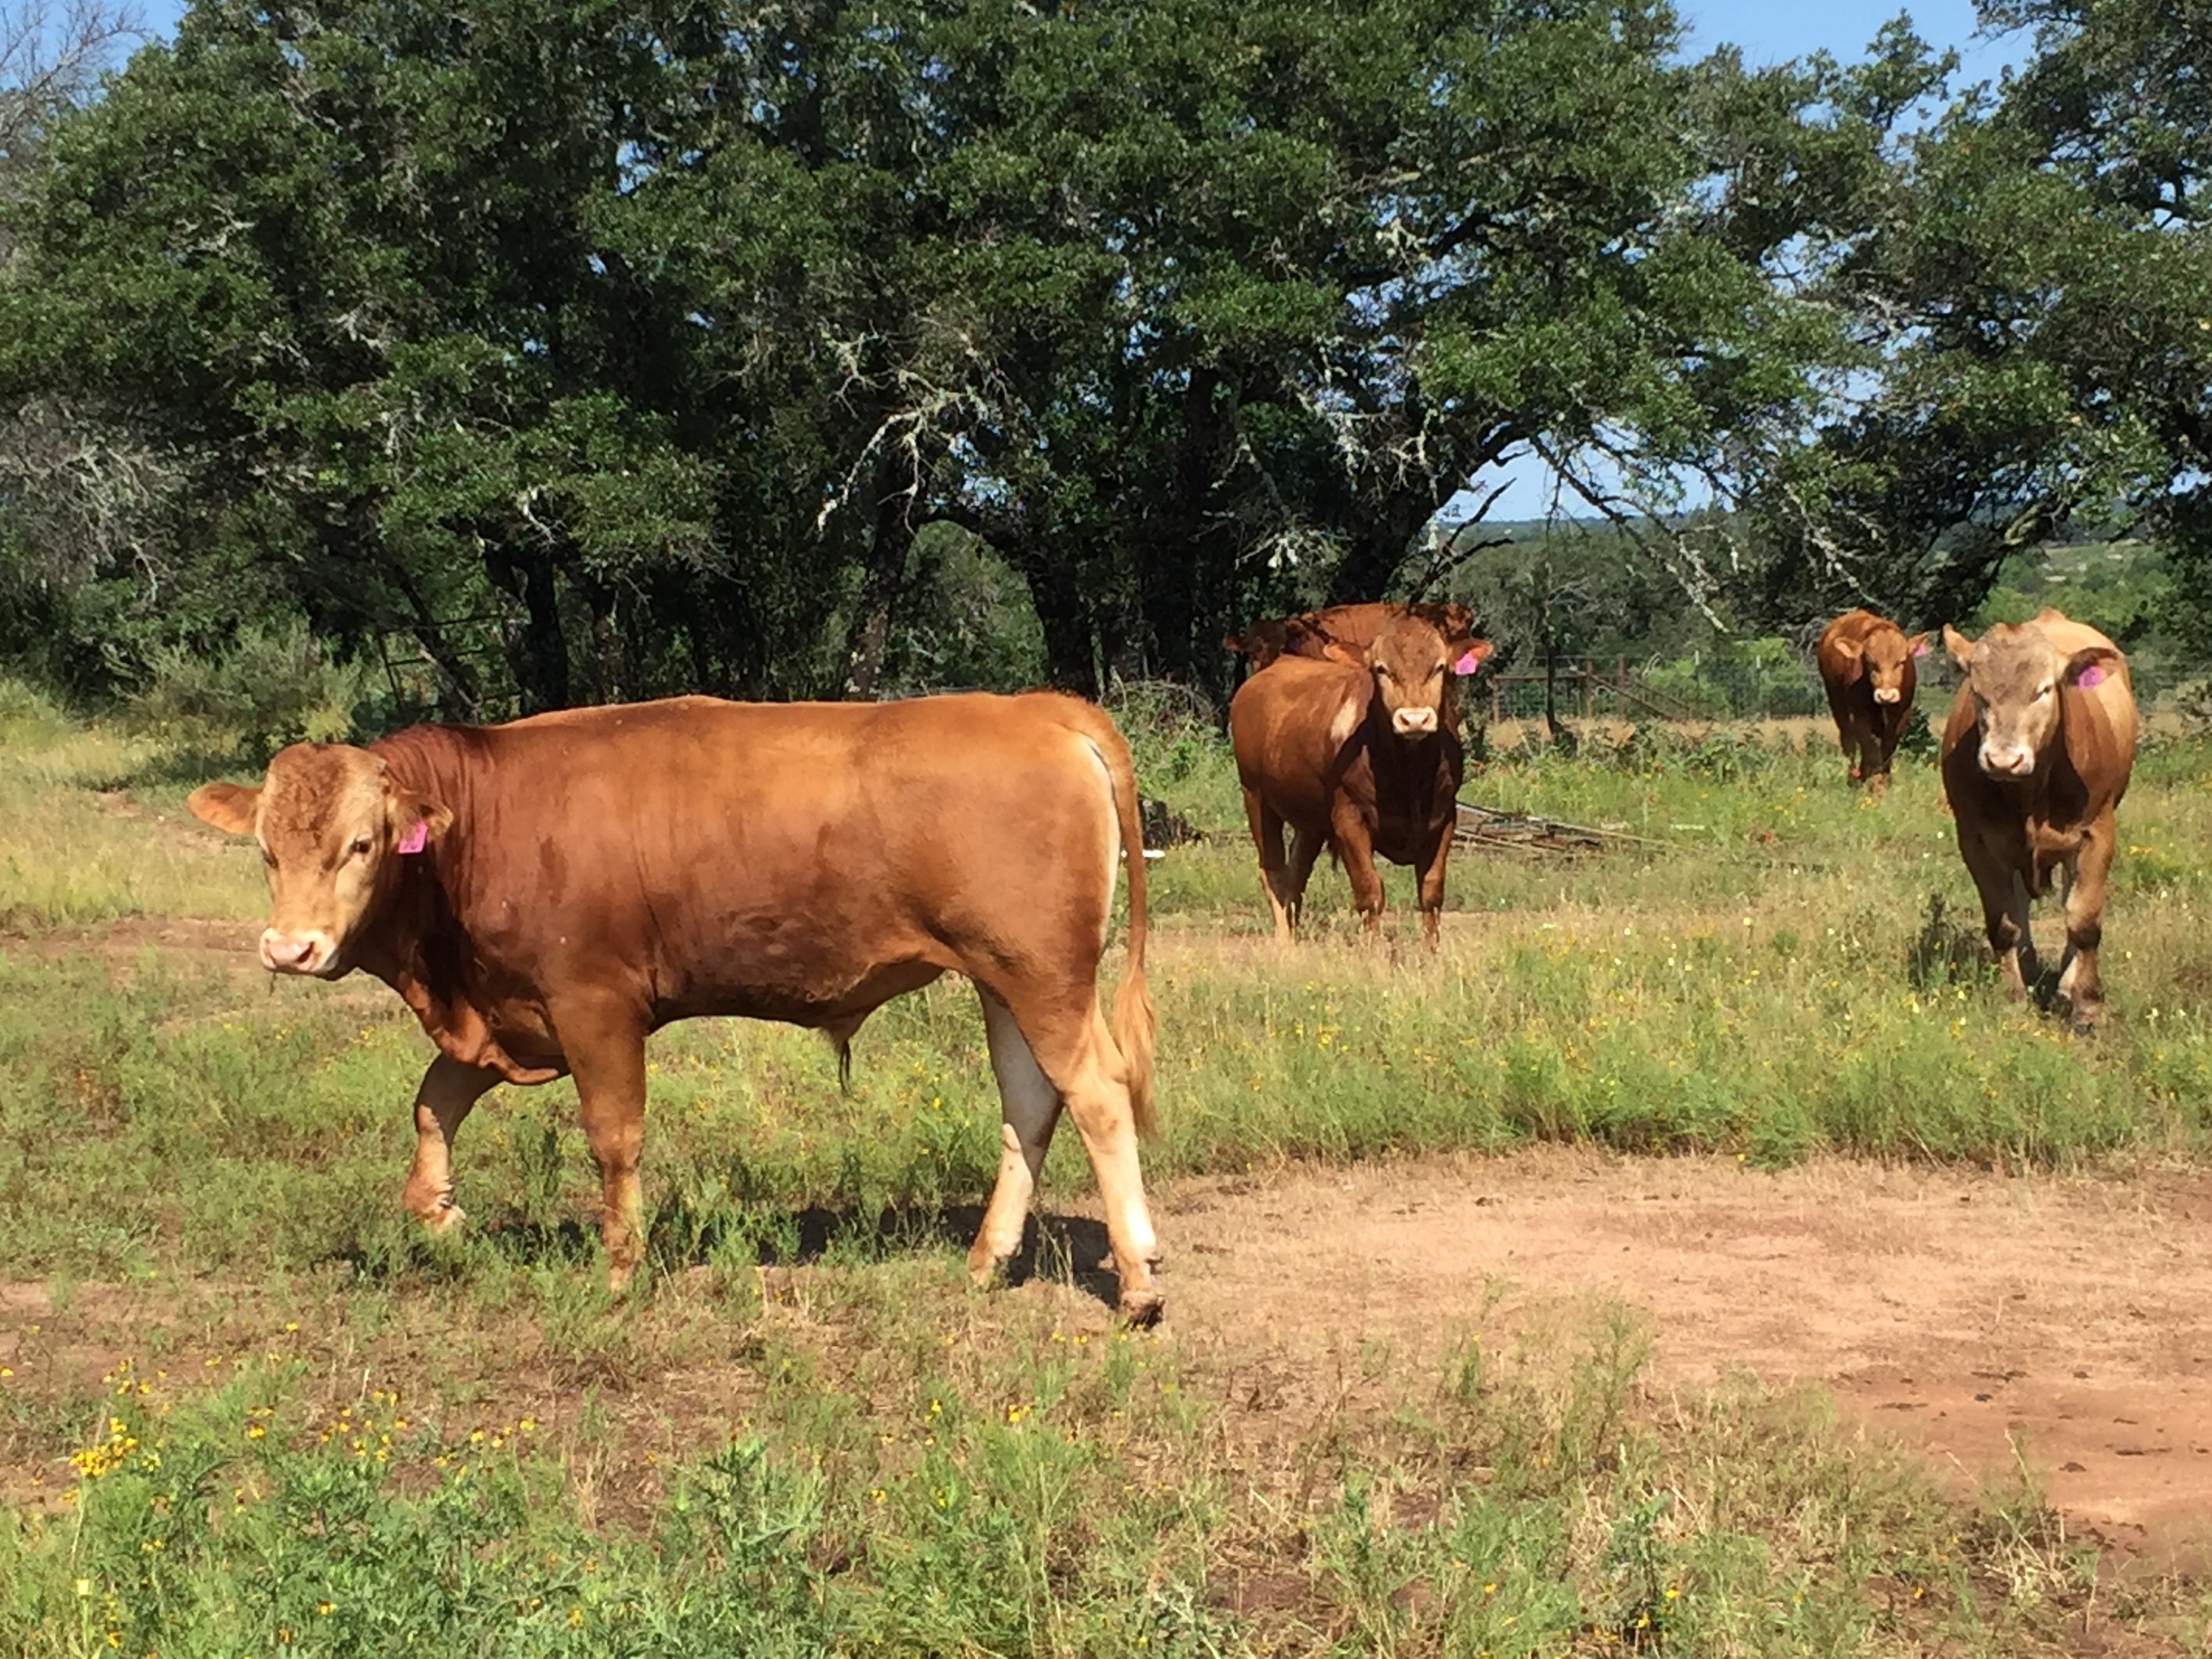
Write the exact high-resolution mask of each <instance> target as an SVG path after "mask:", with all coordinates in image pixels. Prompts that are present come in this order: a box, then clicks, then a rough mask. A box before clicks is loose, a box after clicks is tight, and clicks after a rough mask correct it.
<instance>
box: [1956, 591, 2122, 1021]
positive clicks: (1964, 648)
mask: <svg viewBox="0 0 2212 1659" xmlns="http://www.w3.org/2000/svg"><path fill="white" fill-rule="evenodd" d="M1943 644H1944V649H1946V650H1947V651H1949V652H1950V654H1951V660H1952V661H1953V662H1955V663H1956V664H1958V666H1959V668H1960V670H1961V672H1962V673H1964V675H1965V676H1966V680H1965V683H1964V684H1963V685H1962V686H1961V687H1959V692H1958V696H1957V697H1956V699H1955V701H1954V702H1953V703H1952V704H1951V718H1950V722H1949V724H1948V725H1947V726H1945V728H1944V732H1943V789H1944V793H1945V795H1947V797H1948V798H1949V800H1950V803H1951V811H1952V814H1953V816H1954V817H1955V818H1956V819H1957V820H1958V835H1959V852H1960V855H1961V856H1963V857H1964V858H1965V860H1966V867H1967V869H1968V871H1969V872H1971V873H1972V875H1973V878H1974V885H1975V887H1977V888H1978V890H1979V891H1980V894H1981V900H1982V918H1983V920H1984V921H1985V923H1986V924H1987V925H1988V928H1989V943H1990V948H1991V949H1993V950H1994V951H1995V952H1996V953H1997V959H1998V962H1999V963H2000V964H2001V966H2002V967H2003V969H2004V972H2005V982H2006V984H2007V985H2008V987H2010V989H2011V991H2012V994H2013V995H2016V996H2019V995H2024V994H2025V992H2026V989H2027V981H2028V979H2030V978H2031V977H2032V976H2033V974H2034V972H2035V946H2034V942H2033V941H2032V940H2031V939H2030V937H2029V934H2028V902H2029V901H2030V900H2031V899H2034V898H2040V897H2042V896H2043V895H2044V894H2045V893H2046V892H2047V891H2048V890H2049V887H2050V878H2051V872H2052V871H2053V870H2054V869H2055V870H2058V871H2060V872H2062V875H2063V878H2064V881H2065V904H2066V954H2065V956H2064V958H2063V959H2062V962H2061V964H2060V968H2059V979H2058V990H2059V995H2061V996H2062V997H2064V998H2066V999H2067V1001H2068V1002H2070V1004H2071V1006H2072V1009H2073V1016H2074V1024H2075V1025H2076V1026H2077V1027H2079V1028H2081V1029H2084V1030H2085V1029H2087V1028H2088V1027H2090V1026H2092V1025H2095V1023H2096V1020H2097V1016H2098V1014H2099V1013H2100V1011H2101V1010H2102V1007H2103V1002H2104V995H2103V987H2102V986H2101V984H2100V983H2099V980H2098V978H2097V947H2098V945H2099V943H2100V942H2101V941H2102V939H2103V936H2104V927H2103V922H2102V917H2103V913H2104V895H2105V882H2106V879H2107V877H2108V874H2109V873H2110V872H2111V869H2112V855H2113V851H2114V849H2115V846H2116V840H2117V833H2118V832H2117V827H2116V823H2115V814H2116V809H2117V808H2118V806H2119V804H2120V797H2121V796H2122V795H2124V794H2126V792H2127V787H2128V773H2129V772H2130V771H2131V769H2132V767H2133V765H2134V764H2135V695H2134V693H2133V691H2132V689H2131V687H2130V686H2129V683H2128V668H2127V658H2126V657H2123V656H2122V655H2121V654H2120V650H2119V648H2118V647H2116V645H2114V644H2113V642H2112V641H2110V640H2108V639H2107V638H2106V637H2105V636H2104V635H2103V634H2100V633H2098V632H2097V630H2096V629H2094V628H2093V627H2090V626H2088V625H2087V624H2085V623H2080V622H2076V621H2074V620H2072V619H2071V618H2069V617H2066V616H2064V615H2062V614H2061V613H2060V612H2058V611H2044V612H2042V613H2041V614H2040V615H2039V616H2038V617H2037V618H2035V620H2034V621H2032V622H2024V623H2020V624H2018V625H2013V624H2004V623H2001V624H1999V625H1998V626H1995V627H1993V628H1991V629H1990V630H1989V631H1988V632H1987V633H1986V634H1983V635H1982V637H1981V639H1980V640H1979V641H1973V640H1970V639H1968V638H1967V637H1966V636H1965V635H1964V634H1961V633H1959V631H1958V630H1957V629H1955V628H1946V629H1944V630H1943Z"/></svg>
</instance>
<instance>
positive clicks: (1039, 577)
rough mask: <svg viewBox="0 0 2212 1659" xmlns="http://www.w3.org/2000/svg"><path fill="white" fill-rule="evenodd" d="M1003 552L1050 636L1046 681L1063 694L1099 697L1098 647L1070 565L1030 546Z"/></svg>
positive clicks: (1009, 548) (1002, 547)
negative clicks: (1016, 572) (1070, 692)
mask: <svg viewBox="0 0 2212 1659" xmlns="http://www.w3.org/2000/svg"><path fill="white" fill-rule="evenodd" d="M999 551H1000V553H1001V555H1002V557H1004V558H1005V559H1006V562H1007V563H1008V564H1010V565H1012V566H1013V567H1014V568H1015V570H1016V571H1018V572H1020V574H1021V579H1022V580H1023V581H1024V582H1025V583H1026V584H1027V586H1028V588H1029V603H1031V604H1032V605H1033V606H1034V607H1035V608H1036V611H1037V621H1038V622H1039V624H1040V625H1041V626H1042V627H1043V629H1044V635H1045V679H1046V680H1047V681H1048V683H1050V684H1052V685H1055V686H1057V687H1059V688H1060V689H1061V690H1063V691H1072V692H1076V693H1078V694H1079V695H1082V696H1086V697H1095V696H1097V695H1098V689H1099V687H1098V663H1097V655H1096V653H1097V641H1096V639H1095V637H1094V635H1093V634H1092V631H1091V614H1090V611H1089V608H1088V607H1087V606H1086V605H1085V604H1084V603H1083V595H1082V592H1081V590H1080V589H1079V588H1077V586H1076V582H1075V573H1074V572H1073V571H1072V570H1071V569H1070V568H1069V565H1068V563H1067V561H1065V560H1064V559H1056V558H1055V557H1052V555H1051V553H1050V552H1049V551H1048V549H1041V548H1033V547H1031V546H1030V545H1029V544H1028V543H1027V542H1026V541H1025V542H1023V543H1021V544H1019V545H1017V546H1014V547H1005V546H1001V547H1000V549H999Z"/></svg>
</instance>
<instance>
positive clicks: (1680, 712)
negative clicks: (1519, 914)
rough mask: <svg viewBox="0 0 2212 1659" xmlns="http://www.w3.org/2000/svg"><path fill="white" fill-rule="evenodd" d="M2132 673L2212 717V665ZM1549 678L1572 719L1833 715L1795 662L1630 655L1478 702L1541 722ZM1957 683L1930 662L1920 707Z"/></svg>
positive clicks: (1502, 681) (1537, 676)
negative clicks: (1635, 658)
mask: <svg viewBox="0 0 2212 1659" xmlns="http://www.w3.org/2000/svg"><path fill="white" fill-rule="evenodd" d="M2128 671H2129V674H2130V677H2131V680H2132V682H2133V685H2134V688H2135V697H2136V701H2137V703H2139V704H2141V705H2142V706H2143V707H2144V708H2146V709H2152V708H2158V707H2162V706H2172V707H2175V708H2177V709H2178V710H2180V711H2182V712H2184V713H2188V714H2191V715H2193V716H2197V717H2200V718H2201V717H2212V663H2206V662H2203V661H2200V660H2195V659H2187V660H2182V659H2174V658H2168V657H2159V656H2157V655H2154V654H2151V653H2144V654H2142V655H2139V656H2132V657H2130V658H2129V659H2128ZM1547 681H1548V682H1549V686H1550V701H1551V704H1552V706H1553V707H1554V709H1555V710H1556V711H1557V713H1558V714H1559V716H1560V718H1563V719H1565V718H1600V719H1621V720H1651V719H1660V720H1770V719H1789V718H1798V717H1803V716H1808V715H1819V716H1825V715H1826V714H1827V712H1828V699H1827V695H1826V694H1825V693H1824V691H1823V690H1822V688H1821V683H1820V676H1819V674H1818V673H1817V672H1816V671H1815V670H1814V668H1813V666H1812V664H1809V663H1806V662H1802V661H1800V660H1798V659H1796V658H1794V657H1785V658H1770V659H1763V660H1754V661H1750V662H1744V661H1732V660H1729V659H1726V658H1711V657H1686V658H1678V659H1675V660H1672V661H1669V662H1662V663H1636V662H1632V661H1631V660H1630V659H1629V658H1627V657H1612V658H1604V657H1557V658H1554V659H1553V660H1552V661H1551V663H1550V664H1549V665H1548V672H1547V669H1546V667H1544V666H1541V665H1540V666H1535V667H1529V666H1519V667H1516V668H1515V669H1513V670H1512V671H1511V672H1506V673H1499V674H1493V675H1487V676H1486V677H1485V678H1484V680H1481V681H1479V682H1478V684H1477V688H1476V691H1475V700H1477V701H1479V702H1480V703H1483V704H1484V705H1485V706H1486V710H1487V712H1488V714H1489V717H1490V718H1491V719H1492V720H1493V721H1494V722H1498V721H1505V720H1532V719H1541V718H1543V714H1544V709H1545V704H1546V683H1547ZM1956 684H1957V679H1956V675H1955V671H1953V669H1952V668H1951V666H1950V664H1949V662H1948V661H1947V659H1943V658H1940V657H1935V656H1933V655H1931V656H1930V657H1926V658H1924V659H1923V661H1922V663H1921V665H1920V672H1919V690H1918V694H1917V695H1916V706H1917V707H1918V708H1919V709H1920V710H1922V711H1923V712H1924V713H1934V712H1939V711H1940V710H1943V709H1944V708H1947V706H1948V705H1949V703H1950V701H1951V697H1952V695H1953V690H1954V687H1955V686H1956Z"/></svg>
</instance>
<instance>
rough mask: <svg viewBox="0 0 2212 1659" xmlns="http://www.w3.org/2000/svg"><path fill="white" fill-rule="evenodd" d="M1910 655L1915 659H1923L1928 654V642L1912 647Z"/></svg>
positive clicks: (1921, 642)
mask: <svg viewBox="0 0 2212 1659" xmlns="http://www.w3.org/2000/svg"><path fill="white" fill-rule="evenodd" d="M1912 654H1913V655H1914V656H1915V657H1925V656H1926V655H1927V654H1928V641H1925V640H1923V641H1920V643H1919V644H1917V645H1916V646H1914V647H1913V648H1912Z"/></svg>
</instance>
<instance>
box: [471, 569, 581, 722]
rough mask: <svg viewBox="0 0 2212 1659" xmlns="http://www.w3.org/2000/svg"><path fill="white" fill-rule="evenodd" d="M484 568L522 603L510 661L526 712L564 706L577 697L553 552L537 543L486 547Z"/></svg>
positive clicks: (510, 636) (510, 637) (509, 635)
mask: <svg viewBox="0 0 2212 1659" xmlns="http://www.w3.org/2000/svg"><path fill="white" fill-rule="evenodd" d="M484 565H485V569H486V570H487V571H488V572H489V573H490V575H491V579H492V580H493V581H495V583H497V584H498V585H499V586H500V588H503V589H504V590H505V591H506V592H507V593H508V594H510V595H512V596H513V597H514V598H515V599H517V600H518V601H519V602H520V603H521V605H522V609H523V620H522V625H521V626H519V627H518V628H511V629H509V630H508V632H507V641H506V644H507V665H508V667H509V669H510V670H511V672H513V674H514V677H515V689H516V690H517V692H518V693H519V694H520V696H521V702H522V712H523V713H525V714H541V713H543V712H545V711H546V710H549V709H565V708H567V707H569V706H570V704H571V703H572V702H573V701H574V700H575V699H574V695H573V693H572V690H571V688H570V683H569V674H568V640H567V636H566V635H565V634H563V633H562V631H561V607H560V599H559V595H558V594H557V592H556V591H555V588H554V583H553V552H552V549H549V548H543V547H534V548H526V549H520V550H516V549H509V548H500V547H491V548H487V549H485V553H484Z"/></svg>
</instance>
